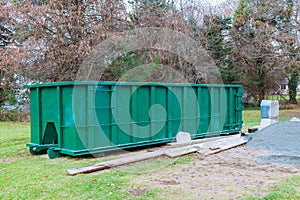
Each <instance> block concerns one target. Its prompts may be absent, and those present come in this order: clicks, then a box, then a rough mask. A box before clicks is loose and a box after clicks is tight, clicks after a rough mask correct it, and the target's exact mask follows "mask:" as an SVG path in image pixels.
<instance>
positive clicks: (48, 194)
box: [0, 110, 300, 199]
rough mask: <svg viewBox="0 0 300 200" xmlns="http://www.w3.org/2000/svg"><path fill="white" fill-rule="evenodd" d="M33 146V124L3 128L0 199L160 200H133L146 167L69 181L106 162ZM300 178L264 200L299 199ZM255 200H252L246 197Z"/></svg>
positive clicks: (249, 116) (247, 117)
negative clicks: (77, 171) (53, 155)
mask: <svg viewBox="0 0 300 200" xmlns="http://www.w3.org/2000/svg"><path fill="white" fill-rule="evenodd" d="M295 112H296V114H300V111H299V112H298V111H289V110H286V111H281V113H280V115H281V116H282V118H281V120H287V119H288V117H290V116H291V115H293V114H295ZM259 116H260V113H259V111H253V110H251V111H244V112H243V117H244V119H243V120H244V123H246V124H251V125H253V124H255V123H256V124H258V123H259ZM28 141H30V125H29V124H28V123H14V122H0V149H1V151H0V199H66V198H67V199H159V196H160V194H161V193H162V192H165V191H162V190H161V189H159V188H157V189H153V190H150V191H148V192H146V193H145V194H143V195H142V196H139V197H135V196H132V195H131V194H130V193H129V192H128V191H129V190H130V188H132V187H135V188H138V187H140V186H139V185H138V184H137V183H134V182H132V179H133V178H135V177H137V176H138V175H139V174H140V173H147V170H145V166H141V165H138V164H137V165H131V166H128V167H122V169H121V168H117V169H111V170H105V171H103V172H99V173H93V174H87V175H77V176H73V177H71V176H68V175H67V174H66V170H67V169H69V168H74V167H79V166H84V165H88V164H95V163H97V162H100V161H101V160H103V159H105V158H100V159H99V158H98V159H96V158H71V157H62V158H57V159H53V160H51V159H49V158H48V156H47V155H41V156H33V155H30V154H29V152H28V148H27V147H26V146H25V144H26V142H28ZM193 159H194V158H193V157H190V156H184V157H181V158H179V159H176V160H175V159H174V160H172V159H167V160H168V161H167V162H170V163H172V165H164V166H166V167H174V168H176V166H177V165H184V164H186V163H190V162H192V161H193ZM163 162H166V159H153V160H149V161H147V169H151V170H153V169H158V170H159V168H160V167H161V165H162V163H163ZM299 184H300V177H298V176H295V177H294V178H291V179H287V180H284V181H283V182H282V183H278V186H276V187H275V188H274V190H272V191H270V194H269V195H268V196H266V197H265V199H299V198H300V196H299V195H300V194H299V191H300V188H299ZM245 198H246V199H247V198H249V199H252V197H245Z"/></svg>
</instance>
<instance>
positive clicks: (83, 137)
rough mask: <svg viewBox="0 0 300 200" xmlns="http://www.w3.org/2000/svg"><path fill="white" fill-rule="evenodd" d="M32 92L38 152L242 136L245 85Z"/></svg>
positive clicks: (43, 88) (96, 85)
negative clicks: (180, 137) (186, 136)
mask: <svg viewBox="0 0 300 200" xmlns="http://www.w3.org/2000/svg"><path fill="white" fill-rule="evenodd" d="M26 87H27V88H30V116H31V142H30V143H28V144H27V146H28V147H29V148H30V152H31V153H32V154H39V153H44V152H45V151H47V150H48V154H49V156H50V157H51V158H53V157H58V156H59V155H60V154H67V155H71V156H79V155H84V154H100V153H103V152H106V151H111V150H116V149H120V148H122V149H123V148H131V147H138V146H145V145H150V144H158V143H167V142H171V141H173V140H174V138H175V136H176V134H177V133H178V132H179V131H184V132H189V133H190V134H191V136H192V138H201V137H207V136H215V135H221V134H230V133H238V132H240V130H241V128H242V87H241V85H205V84H169V83H120V82H118V83H116V82H61V83H48V84H37V85H27V86H26Z"/></svg>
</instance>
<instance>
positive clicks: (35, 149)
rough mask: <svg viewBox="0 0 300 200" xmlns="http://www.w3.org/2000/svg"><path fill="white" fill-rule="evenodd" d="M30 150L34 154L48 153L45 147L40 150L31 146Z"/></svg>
mask: <svg viewBox="0 0 300 200" xmlns="http://www.w3.org/2000/svg"><path fill="white" fill-rule="evenodd" d="M29 152H30V153H31V154H32V155H40V154H44V153H46V150H45V149H42V150H38V148H37V147H29Z"/></svg>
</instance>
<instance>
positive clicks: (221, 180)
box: [129, 147, 300, 199]
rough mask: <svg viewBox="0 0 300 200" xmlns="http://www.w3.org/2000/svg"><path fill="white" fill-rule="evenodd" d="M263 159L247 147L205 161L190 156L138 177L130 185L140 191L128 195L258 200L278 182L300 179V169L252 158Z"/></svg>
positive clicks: (296, 166) (262, 152) (259, 154)
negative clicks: (252, 199) (156, 192)
mask: <svg viewBox="0 0 300 200" xmlns="http://www.w3.org/2000/svg"><path fill="white" fill-rule="evenodd" d="M266 155H268V153H267V152H264V151H258V150H253V149H250V148H247V147H240V148H235V149H232V150H229V151H225V152H222V153H219V154H216V155H212V156H209V157H206V158H205V159H203V157H201V156H200V155H197V154H194V156H195V158H196V160H195V161H194V162H192V163H189V164H183V165H177V166H175V167H171V168H165V169H162V170H158V171H153V172H151V173H147V174H143V175H139V176H138V177H137V178H136V179H135V180H133V182H134V183H135V185H139V186H142V187H138V188H132V189H131V191H129V192H131V193H132V194H133V195H136V196H139V195H141V194H143V193H145V192H147V191H149V190H150V189H153V188H157V189H160V190H163V195H162V196H161V199H237V198H239V197H241V196H245V195H247V194H251V195H253V196H256V197H262V196H265V195H266V194H267V193H266V191H268V189H270V187H271V186H272V185H274V184H275V183H277V182H278V181H279V180H281V179H283V178H286V177H289V176H291V175H296V174H297V175H300V165H285V164H275V163H264V164H260V163H257V162H256V159H255V158H256V156H266ZM141 164H143V163H141ZM144 164H147V161H145V162H144Z"/></svg>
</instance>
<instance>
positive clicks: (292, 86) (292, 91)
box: [288, 69, 299, 104]
mask: <svg viewBox="0 0 300 200" xmlns="http://www.w3.org/2000/svg"><path fill="white" fill-rule="evenodd" d="M298 81H299V72H298V70H297V69H296V70H294V71H293V73H292V74H291V78H290V80H289V84H288V87H289V97H290V100H289V103H290V104H298V102H297V99H296V96H297V86H298Z"/></svg>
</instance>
